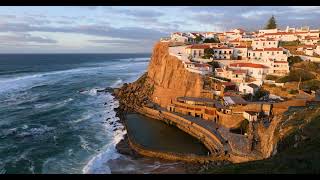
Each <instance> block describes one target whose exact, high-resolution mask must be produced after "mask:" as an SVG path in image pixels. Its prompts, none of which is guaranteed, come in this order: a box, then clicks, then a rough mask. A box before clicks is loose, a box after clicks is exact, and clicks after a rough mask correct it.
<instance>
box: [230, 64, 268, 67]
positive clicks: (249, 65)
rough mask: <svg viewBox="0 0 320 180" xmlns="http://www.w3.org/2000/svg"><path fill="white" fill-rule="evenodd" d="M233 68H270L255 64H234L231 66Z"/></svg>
mask: <svg viewBox="0 0 320 180" xmlns="http://www.w3.org/2000/svg"><path fill="white" fill-rule="evenodd" d="M230 66H231V67H251V68H268V67H267V66H264V65H262V64H254V63H233V64H230Z"/></svg>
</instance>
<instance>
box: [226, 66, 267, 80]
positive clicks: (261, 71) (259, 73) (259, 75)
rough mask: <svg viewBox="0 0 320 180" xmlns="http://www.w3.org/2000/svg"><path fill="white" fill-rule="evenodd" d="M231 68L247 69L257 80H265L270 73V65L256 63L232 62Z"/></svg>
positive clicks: (248, 73) (249, 74)
mask: <svg viewBox="0 0 320 180" xmlns="http://www.w3.org/2000/svg"><path fill="white" fill-rule="evenodd" d="M229 67H230V68H231V69H238V70H247V75H248V76H250V77H253V78H255V79H257V80H263V79H264V78H265V76H266V75H267V73H268V69H269V67H267V66H265V65H262V64H254V63H232V64H230V66H229Z"/></svg>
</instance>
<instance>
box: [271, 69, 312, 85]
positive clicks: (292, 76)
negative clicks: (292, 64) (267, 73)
mask: <svg viewBox="0 0 320 180" xmlns="http://www.w3.org/2000/svg"><path fill="white" fill-rule="evenodd" d="M300 78H301V81H307V80H311V79H314V78H315V76H314V75H313V74H312V73H310V72H308V71H306V70H304V69H296V70H291V71H290V73H289V75H287V76H284V77H281V78H279V79H277V80H276V82H277V83H286V82H293V81H296V82H298V81H300Z"/></svg>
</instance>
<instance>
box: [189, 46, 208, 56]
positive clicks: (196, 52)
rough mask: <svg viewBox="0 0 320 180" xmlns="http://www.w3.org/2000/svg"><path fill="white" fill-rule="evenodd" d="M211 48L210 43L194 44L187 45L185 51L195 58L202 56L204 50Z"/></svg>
mask: <svg viewBox="0 0 320 180" xmlns="http://www.w3.org/2000/svg"><path fill="white" fill-rule="evenodd" d="M208 48H210V46H208V45H203V44H194V45H191V46H188V47H186V49H185V52H186V53H187V54H189V55H191V56H192V57H193V58H201V57H202V56H203V55H204V50H205V49H208Z"/></svg>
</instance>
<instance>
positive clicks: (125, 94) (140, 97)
mask: <svg viewBox="0 0 320 180" xmlns="http://www.w3.org/2000/svg"><path fill="white" fill-rule="evenodd" d="M152 90H153V87H152V86H151V85H150V84H149V82H148V79H147V74H144V75H142V76H141V77H140V78H139V79H138V80H137V81H135V82H133V83H128V84H127V83H125V84H123V86H122V87H121V88H114V89H113V90H112V95H113V96H114V97H115V98H116V99H117V100H118V101H119V107H118V108H115V109H114V110H115V112H116V116H117V117H119V119H120V120H119V123H121V124H123V126H124V127H126V125H125V120H126V115H127V114H128V113H136V112H137V109H139V108H140V107H142V106H149V107H150V106H153V103H152V102H151V101H150V95H151V94H152ZM116 149H117V151H118V152H119V153H120V154H123V155H127V156H130V157H132V158H134V159H142V158H145V157H144V156H142V155H140V154H139V153H137V152H136V151H135V150H133V148H132V147H131V146H130V145H129V140H128V135H127V134H125V136H124V138H123V139H122V140H121V141H120V142H119V143H118V144H117V145H116ZM154 159H155V160H156V158H154ZM157 160H158V159H157ZM158 161H164V162H167V161H166V160H158ZM225 164H230V163H229V162H227V161H215V162H210V163H206V164H201V163H187V162H180V164H179V165H177V169H179V168H180V169H181V166H182V168H183V169H184V172H185V173H192V174H194V173H201V172H203V171H205V170H206V169H208V168H213V167H218V166H221V165H225ZM155 173H157V172H155ZM177 173H181V170H179V171H177Z"/></svg>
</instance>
